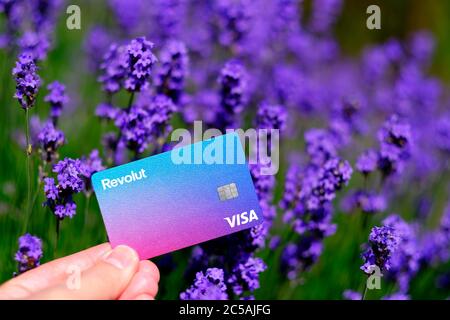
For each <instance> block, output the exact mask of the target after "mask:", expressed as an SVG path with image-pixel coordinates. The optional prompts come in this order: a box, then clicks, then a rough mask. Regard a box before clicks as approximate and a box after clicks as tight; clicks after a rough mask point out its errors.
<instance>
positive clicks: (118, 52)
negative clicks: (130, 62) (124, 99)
mask: <svg viewBox="0 0 450 320" xmlns="http://www.w3.org/2000/svg"><path fill="white" fill-rule="evenodd" d="M100 70H101V72H102V74H101V75H100V77H99V81H100V82H101V83H102V85H103V90H105V91H106V92H108V93H110V94H113V93H116V92H118V91H119V90H120V89H121V88H122V85H123V80H124V78H125V76H126V70H127V55H126V48H125V47H124V46H119V45H117V44H115V43H113V44H111V46H110V47H109V49H108V51H107V52H106V53H105V55H104V57H103V62H102V63H101V64H100Z"/></svg>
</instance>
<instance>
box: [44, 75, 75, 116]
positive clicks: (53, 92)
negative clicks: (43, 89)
mask: <svg viewBox="0 0 450 320" xmlns="http://www.w3.org/2000/svg"><path fill="white" fill-rule="evenodd" d="M47 89H48V90H49V91H50V92H49V94H48V95H47V96H46V97H45V101H46V102H49V103H50V107H51V110H50V116H51V117H52V118H53V122H54V123H56V121H57V119H58V118H59V117H60V116H61V111H62V109H63V108H64V106H65V105H66V104H67V102H68V101H69V97H68V96H67V95H66V87H65V86H64V85H63V84H61V83H59V82H58V81H54V82H52V83H50V84H49V85H48V86H47Z"/></svg>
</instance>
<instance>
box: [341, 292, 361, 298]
mask: <svg viewBox="0 0 450 320" xmlns="http://www.w3.org/2000/svg"><path fill="white" fill-rule="evenodd" d="M342 296H343V297H344V299H346V300H362V295H361V293H359V292H356V291H352V290H345V291H344V293H343V294H342Z"/></svg>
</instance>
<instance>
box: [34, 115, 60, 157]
mask: <svg viewBox="0 0 450 320" xmlns="http://www.w3.org/2000/svg"><path fill="white" fill-rule="evenodd" d="M38 142H39V148H40V151H41V153H42V158H43V160H44V161H46V162H47V163H51V162H53V161H54V160H55V159H57V158H58V154H57V150H58V149H59V148H60V147H61V146H62V145H64V142H65V137H64V133H63V132H62V131H61V130H58V129H57V128H55V126H54V125H53V123H52V122H50V121H48V122H47V123H46V124H45V125H44V126H43V128H42V130H41V131H40V132H39V134H38Z"/></svg>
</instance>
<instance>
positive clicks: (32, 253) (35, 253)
mask: <svg viewBox="0 0 450 320" xmlns="http://www.w3.org/2000/svg"><path fill="white" fill-rule="evenodd" d="M42 255H43V252H42V240H41V239H39V238H38V237H35V236H32V235H31V234H29V233H27V234H25V235H23V236H21V237H20V238H19V250H18V251H17V253H16V255H15V260H16V261H17V262H18V264H19V274H21V273H24V272H26V271H28V270H31V269H33V268H36V267H38V266H39V265H40V260H41V259H42Z"/></svg>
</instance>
